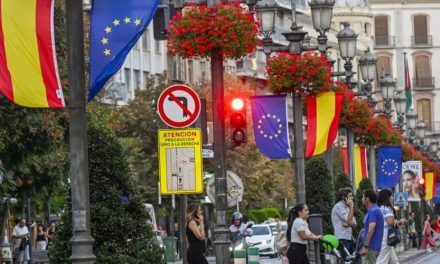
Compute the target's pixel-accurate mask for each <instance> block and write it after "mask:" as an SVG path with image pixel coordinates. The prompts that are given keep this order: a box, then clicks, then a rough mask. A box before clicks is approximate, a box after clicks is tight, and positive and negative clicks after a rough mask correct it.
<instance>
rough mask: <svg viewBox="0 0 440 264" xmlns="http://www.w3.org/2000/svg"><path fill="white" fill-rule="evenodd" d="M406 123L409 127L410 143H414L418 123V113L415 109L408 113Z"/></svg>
mask: <svg viewBox="0 0 440 264" xmlns="http://www.w3.org/2000/svg"><path fill="white" fill-rule="evenodd" d="M406 125H407V128H408V139H409V143H412V142H413V141H414V138H415V136H416V134H415V129H416V125H417V113H416V112H415V111H414V110H410V111H409V112H408V113H406Z"/></svg>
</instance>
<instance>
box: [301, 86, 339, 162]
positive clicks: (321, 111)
mask: <svg viewBox="0 0 440 264" xmlns="http://www.w3.org/2000/svg"><path fill="white" fill-rule="evenodd" d="M343 99H344V95H343V93H339V92H326V93H322V94H319V95H317V96H316V95H309V96H307V147H306V157H307V158H309V157H312V156H316V155H319V154H321V153H323V152H325V151H326V150H327V149H328V148H329V147H330V146H331V145H332V144H333V142H334V141H335V138H336V135H337V133H338V126H339V117H340V115H341V109H342V101H343Z"/></svg>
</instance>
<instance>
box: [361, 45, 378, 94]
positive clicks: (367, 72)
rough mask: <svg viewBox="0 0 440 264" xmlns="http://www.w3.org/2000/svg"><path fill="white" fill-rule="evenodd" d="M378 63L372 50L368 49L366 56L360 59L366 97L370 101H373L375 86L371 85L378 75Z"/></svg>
mask: <svg viewBox="0 0 440 264" xmlns="http://www.w3.org/2000/svg"><path fill="white" fill-rule="evenodd" d="M376 62H377V57H376V55H374V54H373V53H371V51H370V48H368V49H367V50H366V51H365V54H364V55H362V57H361V58H360V59H359V66H360V68H361V76H362V80H363V81H364V82H365V85H364V90H365V95H366V96H367V97H368V101H370V100H372V96H373V85H371V82H372V81H373V80H374V77H375V75H376Z"/></svg>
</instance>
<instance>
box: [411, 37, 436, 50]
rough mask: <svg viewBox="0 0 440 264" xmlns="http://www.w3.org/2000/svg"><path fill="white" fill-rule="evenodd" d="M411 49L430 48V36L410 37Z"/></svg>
mask: <svg viewBox="0 0 440 264" xmlns="http://www.w3.org/2000/svg"><path fill="white" fill-rule="evenodd" d="M411 45H412V47H416V48H419V47H432V35H429V36H428V35H426V36H411Z"/></svg>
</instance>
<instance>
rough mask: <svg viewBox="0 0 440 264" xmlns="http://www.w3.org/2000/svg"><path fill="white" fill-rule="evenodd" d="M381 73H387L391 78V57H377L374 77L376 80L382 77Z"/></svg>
mask: <svg viewBox="0 0 440 264" xmlns="http://www.w3.org/2000/svg"><path fill="white" fill-rule="evenodd" d="M382 71H383V73H388V74H389V75H390V76H392V75H393V74H392V72H391V57H389V56H378V57H377V63H376V77H377V80H380V76H382Z"/></svg>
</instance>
